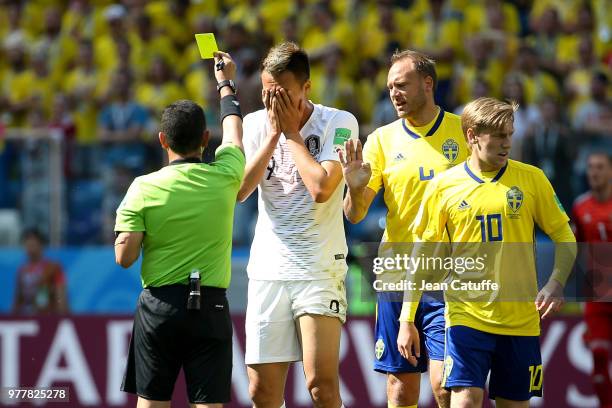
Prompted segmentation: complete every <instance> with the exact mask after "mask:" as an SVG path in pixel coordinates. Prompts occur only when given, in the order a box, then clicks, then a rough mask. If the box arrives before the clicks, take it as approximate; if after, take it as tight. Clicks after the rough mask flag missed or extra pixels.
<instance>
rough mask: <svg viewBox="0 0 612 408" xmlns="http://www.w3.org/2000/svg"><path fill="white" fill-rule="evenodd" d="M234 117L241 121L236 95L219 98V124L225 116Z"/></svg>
mask: <svg viewBox="0 0 612 408" xmlns="http://www.w3.org/2000/svg"><path fill="white" fill-rule="evenodd" d="M230 115H236V116H240V119H242V112H241V111H240V102H238V98H236V95H226V96H224V97H223V98H221V123H223V119H225V117H226V116H230Z"/></svg>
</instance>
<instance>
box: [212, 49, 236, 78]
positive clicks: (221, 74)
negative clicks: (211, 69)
mask: <svg viewBox="0 0 612 408" xmlns="http://www.w3.org/2000/svg"><path fill="white" fill-rule="evenodd" d="M213 55H214V57H215V59H214V61H215V65H216V64H217V63H218V62H219V61H223V63H224V64H225V66H224V67H223V69H221V70H219V71H217V68H216V67H215V79H216V80H217V82H221V81H225V80H226V79H232V80H233V79H234V78H235V77H236V63H234V60H233V59H232V57H231V56H230V55H229V54H228V53H227V52H222V51H216V52H214V53H213Z"/></svg>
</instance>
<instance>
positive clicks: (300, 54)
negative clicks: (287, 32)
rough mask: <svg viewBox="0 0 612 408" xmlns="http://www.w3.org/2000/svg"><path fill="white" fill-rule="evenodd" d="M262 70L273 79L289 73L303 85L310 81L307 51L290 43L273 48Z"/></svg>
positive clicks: (264, 61)
mask: <svg viewBox="0 0 612 408" xmlns="http://www.w3.org/2000/svg"><path fill="white" fill-rule="evenodd" d="M261 68H262V70H263V71H266V72H269V73H270V75H272V76H273V77H275V76H277V75H280V74H282V73H283V72H285V71H289V72H291V73H293V75H294V76H295V78H296V79H297V80H298V81H300V82H301V83H302V84H304V83H305V82H306V81H308V80H309V79H310V62H309V61H308V55H307V54H306V51H304V50H303V49H301V48H300V47H299V46H298V45H297V44H296V43H293V42H290V41H287V42H284V43H282V44H279V45H277V46H276V47H272V48H271V49H270V51H268V55H266V58H265V59H264V60H263V63H262V66H261Z"/></svg>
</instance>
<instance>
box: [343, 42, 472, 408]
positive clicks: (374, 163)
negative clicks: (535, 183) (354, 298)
mask: <svg viewBox="0 0 612 408" xmlns="http://www.w3.org/2000/svg"><path fill="white" fill-rule="evenodd" d="M387 87H388V88H389V96H390V98H391V101H392V102H393V105H394V107H395V110H396V111H397V115H398V116H399V119H398V120H396V121H394V122H392V123H391V124H389V125H386V126H383V127H381V128H378V129H376V130H375V131H374V132H373V133H372V134H371V135H369V137H368V139H367V141H366V143H365V146H364V147H363V151H362V148H361V144H360V143H359V142H357V144H356V146H355V145H354V144H353V141H348V142H347V143H346V145H345V151H346V152H347V155H346V157H341V162H342V167H343V171H344V177H345V179H346V182H347V186H348V192H347V194H346V197H345V200H344V213H345V215H346V217H347V218H348V220H349V221H350V222H352V223H356V222H359V221H361V220H362V219H363V218H364V217H365V215H366V213H367V211H368V208H369V207H370V204H371V203H372V200H373V199H374V197H375V196H376V193H377V192H378V191H379V190H380V189H381V188H383V189H384V201H385V204H386V206H387V208H388V214H387V223H386V229H385V233H384V236H383V242H382V243H381V250H380V252H381V253H383V252H384V251H385V250H386V249H385V248H390V247H391V246H395V245H396V243H411V242H414V237H413V235H412V234H411V233H409V231H408V226H409V225H410V223H411V222H412V221H413V219H414V217H415V216H416V214H417V211H418V208H419V203H420V201H421V198H422V196H423V192H424V191H425V187H426V185H427V183H429V180H431V179H432V178H433V177H434V176H435V175H436V174H438V173H440V172H442V171H444V170H447V169H448V168H450V167H452V166H454V165H456V164H457V163H461V162H463V161H464V160H465V158H466V157H467V151H468V150H467V146H466V144H465V139H464V138H463V132H462V131H461V121H460V118H459V116H457V115H454V114H452V113H449V112H445V111H444V110H442V109H441V108H440V107H438V106H436V104H435V102H434V97H433V93H434V90H435V87H436V69H435V64H434V62H433V61H432V60H431V59H429V58H428V57H427V56H426V55H424V54H421V53H418V52H415V51H410V50H407V51H403V52H397V53H396V54H395V55H393V57H392V58H391V67H390V69H389V74H388V78H387ZM377 298H378V299H377V319H376V328H375V331H376V333H375V336H376V339H375V341H376V345H375V350H374V351H375V357H376V360H375V361H374V370H376V371H378V372H381V373H384V374H386V375H387V398H388V401H389V407H416V404H417V402H418V400H419V386H420V378H421V373H422V372H425V371H427V369H428V360H429V371H430V380H431V384H432V388H433V390H434V395H435V397H436V400H437V402H438V404H439V405H440V406H442V407H446V406H448V400H449V398H450V394H449V393H448V392H447V391H445V390H444V389H442V388H441V387H440V381H441V378H442V367H443V358H444V302H443V301H442V294H441V293H438V296H437V297H436V296H435V295H433V296H429V297H428V298H427V299H424V301H423V302H422V305H421V307H420V309H419V312H418V316H417V317H418V318H417V322H418V323H417V325H418V328H419V330H421V332H422V333H423V334H424V335H423V336H422V339H423V348H424V349H426V350H427V355H425V354H424V355H423V357H422V358H420V359H419V361H418V362H417V361H413V362H408V361H407V360H406V359H405V358H403V357H402V356H401V355H400V354H399V351H398V348H397V334H398V330H399V315H400V311H401V307H402V303H401V301H402V292H379V293H378V296H377Z"/></svg>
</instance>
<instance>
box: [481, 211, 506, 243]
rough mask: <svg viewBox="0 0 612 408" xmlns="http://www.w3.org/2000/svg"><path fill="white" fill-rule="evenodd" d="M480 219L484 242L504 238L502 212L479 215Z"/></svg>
mask: <svg viewBox="0 0 612 408" xmlns="http://www.w3.org/2000/svg"><path fill="white" fill-rule="evenodd" d="M476 219H477V220H478V221H480V233H481V235H482V242H494V241H501V240H502V239H503V232H502V218H501V214H489V215H487V216H486V217H485V216H484V215H477V216H476Z"/></svg>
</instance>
